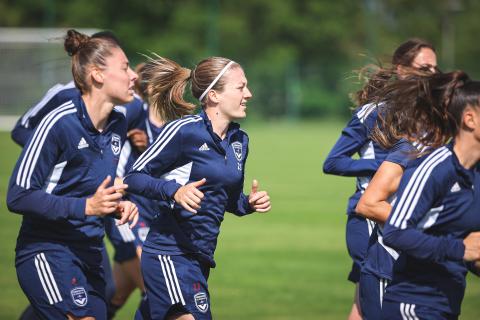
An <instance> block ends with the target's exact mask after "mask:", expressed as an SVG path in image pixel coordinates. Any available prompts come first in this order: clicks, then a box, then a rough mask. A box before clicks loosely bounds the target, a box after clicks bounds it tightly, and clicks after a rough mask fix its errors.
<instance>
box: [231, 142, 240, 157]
mask: <svg viewBox="0 0 480 320" xmlns="http://www.w3.org/2000/svg"><path fill="white" fill-rule="evenodd" d="M232 148H233V152H234V153H235V158H237V160H238V161H241V160H242V144H241V143H240V142H238V141H235V142H234V143H232Z"/></svg>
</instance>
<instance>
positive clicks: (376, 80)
mask: <svg viewBox="0 0 480 320" xmlns="http://www.w3.org/2000/svg"><path fill="white" fill-rule="evenodd" d="M436 65H437V61H436V56H435V49H434V47H433V46H432V45H431V44H429V43H427V42H425V41H423V40H420V39H410V40H408V41H406V42H404V43H403V44H401V45H400V46H399V47H398V48H397V49H396V50H395V52H394V54H393V57H392V69H393V70H396V72H397V74H399V75H402V74H407V73H408V72H409V70H410V69H412V68H415V69H426V70H435V69H436ZM391 75H392V72H391V70H382V69H381V70H380V71H379V72H378V73H376V74H375V75H373V76H372V78H371V80H370V81H369V82H368V83H367V84H366V85H365V87H364V88H363V89H362V90H361V91H359V92H358V93H357V100H358V103H359V105H361V107H359V108H358V109H357V110H356V112H355V114H354V115H353V117H352V119H351V120H350V122H349V123H348V125H347V126H346V127H345V128H344V129H343V131H342V135H341V136H340V138H339V139H338V140H337V142H336V144H335V146H334V147H333V148H332V150H331V151H330V153H329V155H328V156H327V159H326V160H325V163H324V165H323V171H324V172H325V173H328V174H336V175H341V176H354V177H357V190H356V191H355V193H354V194H353V195H352V196H351V197H350V199H349V202H348V207H347V214H348V220H347V227H346V241H347V249H348V252H349V254H350V256H351V257H352V259H353V265H352V270H351V272H350V274H349V277H348V279H349V280H350V281H352V282H354V283H355V284H356V290H355V298H354V304H353V306H352V310H351V312H350V315H349V319H350V320H357V319H362V311H361V308H360V301H359V285H358V283H359V280H360V270H361V265H362V263H363V260H364V258H365V255H366V252H367V247H368V242H369V238H370V235H371V234H372V231H373V228H374V226H375V224H374V222H373V221H371V220H368V219H365V218H364V217H362V216H360V215H357V214H356V212H355V206H356V205H357V202H358V200H359V198H360V196H361V195H362V193H363V192H364V191H365V189H366V188H367V186H368V184H369V182H370V179H371V178H372V176H373V174H375V172H376V171H377V169H378V167H379V166H380V164H381V163H382V162H383V161H384V160H386V159H387V160H389V161H390V162H392V163H399V162H400V163H403V162H404V160H403V157H398V153H397V154H395V153H393V154H392V155H391V157H390V158H387V157H388V153H389V150H386V149H384V148H382V147H381V146H379V145H378V144H376V143H375V142H374V141H371V138H370V133H371V131H372V129H373V127H374V126H375V122H376V117H377V110H376V108H375V105H374V103H371V102H373V101H376V92H377V91H378V90H380V89H381V86H382V85H384V84H385V83H386V82H387V80H388V79H390V78H391ZM403 146H404V145H400V150H402V148H403ZM400 150H399V151H400ZM355 153H358V154H359V156H360V158H359V159H352V156H353V155H354V154H355Z"/></svg>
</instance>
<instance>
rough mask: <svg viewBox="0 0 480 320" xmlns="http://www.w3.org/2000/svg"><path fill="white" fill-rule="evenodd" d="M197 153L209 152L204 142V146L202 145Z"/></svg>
mask: <svg viewBox="0 0 480 320" xmlns="http://www.w3.org/2000/svg"><path fill="white" fill-rule="evenodd" d="M198 150H199V151H208V150H210V148H209V147H208V145H207V143H206V142H205V143H204V144H202V145H201V146H200V148H198Z"/></svg>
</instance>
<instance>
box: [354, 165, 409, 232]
mask: <svg viewBox="0 0 480 320" xmlns="http://www.w3.org/2000/svg"><path fill="white" fill-rule="evenodd" d="M402 175H403V167H402V166H400V165H398V164H396V163H393V162H389V161H384V162H383V163H382V164H381V165H380V167H379V168H378V170H377V173H375V175H374V176H373V178H372V181H370V184H369V185H368V187H367V189H366V190H365V192H364V193H363V195H362V197H361V198H360V200H359V201H358V204H357V207H356V208H355V211H356V212H357V213H358V214H360V215H361V216H363V217H365V218H368V219H370V220H373V221H375V222H378V223H381V224H383V223H385V221H387V219H388V215H389V214H390V210H391V209H392V206H391V204H390V203H389V202H388V199H389V198H390V197H391V196H392V195H393V194H394V193H395V192H396V191H397V189H398V186H399V184H400V180H401V178H402Z"/></svg>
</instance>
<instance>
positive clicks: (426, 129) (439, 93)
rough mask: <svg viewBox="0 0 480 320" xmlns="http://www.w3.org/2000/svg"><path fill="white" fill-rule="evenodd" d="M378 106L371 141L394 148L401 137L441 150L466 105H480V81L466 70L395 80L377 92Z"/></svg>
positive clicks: (454, 128) (451, 134) (460, 118)
mask: <svg viewBox="0 0 480 320" xmlns="http://www.w3.org/2000/svg"><path fill="white" fill-rule="evenodd" d="M378 95H379V99H381V101H383V102H384V103H382V104H381V107H379V112H378V120H377V126H376V127H375V128H374V130H373V133H372V136H371V137H372V139H373V140H374V141H376V142H378V143H379V144H380V145H382V146H383V147H385V148H391V147H392V146H393V144H394V143H395V142H397V141H398V140H399V139H400V138H407V139H409V140H415V141H417V142H419V143H421V144H422V145H424V146H430V147H434V148H435V147H439V146H441V145H443V144H445V143H446V142H448V140H449V139H450V138H452V137H454V136H455V135H456V134H457V133H458V131H459V129H460V126H461V121H462V114H463V111H464V110H465V108H466V107H467V105H470V106H475V107H476V106H479V104H480V82H478V81H472V80H470V78H469V76H468V75H467V74H466V73H465V72H463V71H454V72H450V73H445V74H441V73H437V74H431V75H429V76H421V77H418V76H415V77H409V78H406V79H403V80H396V81H393V82H390V83H388V84H386V85H385V86H384V88H383V89H382V90H381V91H379V93H378Z"/></svg>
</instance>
